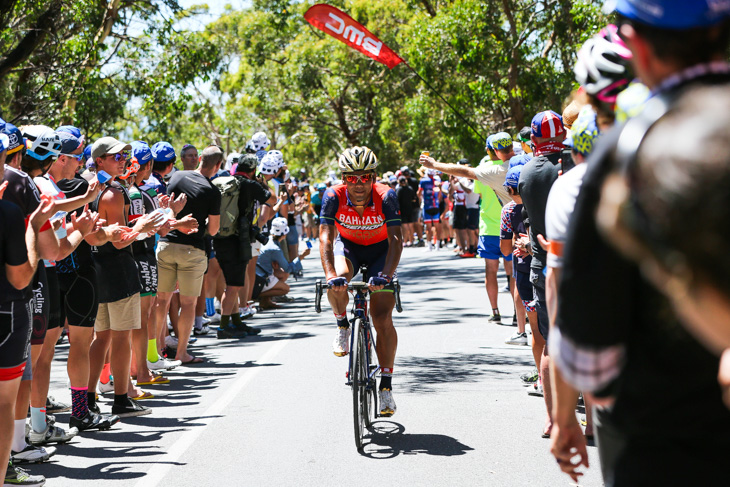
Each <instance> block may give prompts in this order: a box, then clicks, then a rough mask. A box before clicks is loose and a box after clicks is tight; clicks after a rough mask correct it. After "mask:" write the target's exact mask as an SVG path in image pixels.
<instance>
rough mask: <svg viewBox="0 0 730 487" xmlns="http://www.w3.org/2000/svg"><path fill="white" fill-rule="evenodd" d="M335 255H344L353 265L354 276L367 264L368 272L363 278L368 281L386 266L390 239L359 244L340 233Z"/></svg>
mask: <svg viewBox="0 0 730 487" xmlns="http://www.w3.org/2000/svg"><path fill="white" fill-rule="evenodd" d="M334 252H335V256H338V255H342V256H344V257H345V258H346V259H347V260H348V261H350V264H351V265H352V270H353V273H352V277H353V278H354V277H355V276H356V275H357V274H358V272H360V267H362V266H364V265H365V266H367V267H368V273H367V275H363V280H364V281H367V280H368V279H370V278H371V277H372V276H377V275H378V273H379V272H383V269H384V268H385V257H386V256H387V255H388V241H387V240H383V241H382V242H378V243H375V244H370V245H358V244H356V243H352V242H350V241H349V240H344V239H341V238H340V236H339V235H338V236H337V238H336V239H335V245H334Z"/></svg>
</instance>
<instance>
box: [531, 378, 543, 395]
mask: <svg viewBox="0 0 730 487" xmlns="http://www.w3.org/2000/svg"><path fill="white" fill-rule="evenodd" d="M527 395H528V396H537V397H542V396H543V392H542V381H541V380H538V381H537V382H535V383H534V384H533V385H532V387H530V388H529V389H528V390H527Z"/></svg>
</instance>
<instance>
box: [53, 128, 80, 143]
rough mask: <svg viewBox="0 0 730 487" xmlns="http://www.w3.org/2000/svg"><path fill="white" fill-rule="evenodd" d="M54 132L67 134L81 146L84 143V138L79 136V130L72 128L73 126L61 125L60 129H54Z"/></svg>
mask: <svg viewBox="0 0 730 487" xmlns="http://www.w3.org/2000/svg"><path fill="white" fill-rule="evenodd" d="M56 132H58V133H59V134H60V133H62V132H66V133H68V134H71V135H73V136H74V137H76V138H77V139H79V141H80V142H81V143H82V144H83V143H84V142H85V140H84V136H83V135H81V130H79V129H78V128H76V127H74V126H73V125H61V126H60V127H58V128H57V129H56Z"/></svg>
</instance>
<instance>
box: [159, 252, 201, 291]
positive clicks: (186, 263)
mask: <svg viewBox="0 0 730 487" xmlns="http://www.w3.org/2000/svg"><path fill="white" fill-rule="evenodd" d="M207 268H208V257H207V256H206V255H205V251H203V250H200V249H196V248H195V247H193V246H192V245H182V244H177V243H172V242H158V244H157V291H158V292H161V293H171V292H173V291H174V290H175V284H177V285H178V287H179V289H180V295H181V296H200V290H201V289H202V288H203V277H204V276H205V271H206V269H207Z"/></svg>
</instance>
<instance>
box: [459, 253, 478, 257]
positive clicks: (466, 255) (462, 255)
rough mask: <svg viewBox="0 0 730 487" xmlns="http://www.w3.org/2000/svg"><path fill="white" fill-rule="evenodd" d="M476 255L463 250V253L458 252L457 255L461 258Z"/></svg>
mask: <svg viewBox="0 0 730 487" xmlns="http://www.w3.org/2000/svg"><path fill="white" fill-rule="evenodd" d="M475 256H476V255H475V254H473V253H472V252H464V253H463V254H459V257H461V258H462V259H471V258H472V257H475Z"/></svg>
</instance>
